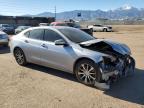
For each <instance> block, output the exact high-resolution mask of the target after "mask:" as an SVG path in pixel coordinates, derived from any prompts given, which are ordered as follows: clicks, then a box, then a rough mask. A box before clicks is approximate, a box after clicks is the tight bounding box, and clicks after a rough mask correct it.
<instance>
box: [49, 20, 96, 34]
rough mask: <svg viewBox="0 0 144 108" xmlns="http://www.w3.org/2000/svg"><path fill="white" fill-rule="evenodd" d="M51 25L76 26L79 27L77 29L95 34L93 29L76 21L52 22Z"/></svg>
mask: <svg viewBox="0 0 144 108" xmlns="http://www.w3.org/2000/svg"><path fill="white" fill-rule="evenodd" d="M50 26H68V27H74V28H77V29H80V30H82V31H84V32H86V33H88V34H90V35H92V36H93V31H92V30H91V29H89V28H83V27H81V26H80V25H79V24H77V23H75V22H52V23H51V24H50Z"/></svg>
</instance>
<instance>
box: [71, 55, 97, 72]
mask: <svg viewBox="0 0 144 108" xmlns="http://www.w3.org/2000/svg"><path fill="white" fill-rule="evenodd" d="M81 60H90V61H92V62H93V63H95V61H94V60H92V59H91V58H88V57H81V58H78V59H77V60H76V61H75V62H74V65H73V73H74V74H75V68H76V65H77V63H78V62H80V61H81Z"/></svg>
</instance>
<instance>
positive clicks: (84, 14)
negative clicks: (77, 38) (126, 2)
mask: <svg viewBox="0 0 144 108" xmlns="http://www.w3.org/2000/svg"><path fill="white" fill-rule="evenodd" d="M79 13H80V14H81V16H80V17H78V14H79ZM24 16H33V17H54V16H55V13H51V12H43V13H40V14H37V15H24ZM56 18H57V19H59V20H68V19H74V20H80V19H81V20H95V19H97V18H105V19H127V18H144V8H141V9H138V8H135V7H132V6H123V7H120V8H117V9H115V10H108V11H103V10H100V9H99V10H74V11H67V12H61V13H57V14H56Z"/></svg>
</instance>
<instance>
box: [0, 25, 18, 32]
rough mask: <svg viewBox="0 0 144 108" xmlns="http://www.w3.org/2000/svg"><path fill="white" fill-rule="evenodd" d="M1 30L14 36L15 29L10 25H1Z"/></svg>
mask: <svg viewBox="0 0 144 108" xmlns="http://www.w3.org/2000/svg"><path fill="white" fill-rule="evenodd" d="M0 30H2V31H4V32H5V33H7V34H14V32H15V30H14V27H13V26H11V25H10V24H0Z"/></svg>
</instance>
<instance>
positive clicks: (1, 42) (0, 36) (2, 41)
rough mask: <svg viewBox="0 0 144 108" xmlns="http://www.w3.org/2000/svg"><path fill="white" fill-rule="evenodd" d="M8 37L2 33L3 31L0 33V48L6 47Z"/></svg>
mask: <svg viewBox="0 0 144 108" xmlns="http://www.w3.org/2000/svg"><path fill="white" fill-rule="evenodd" d="M8 40H9V38H8V35H7V34H6V33H5V32H3V31H0V46H1V45H3V46H6V47H7V46H8Z"/></svg>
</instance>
